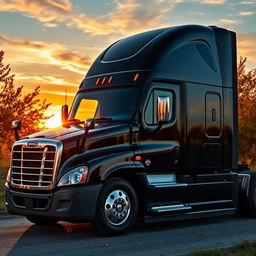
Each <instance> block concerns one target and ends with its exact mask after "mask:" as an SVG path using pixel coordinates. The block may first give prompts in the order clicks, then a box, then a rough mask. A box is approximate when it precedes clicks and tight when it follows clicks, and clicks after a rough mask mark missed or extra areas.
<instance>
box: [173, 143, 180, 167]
mask: <svg viewBox="0 0 256 256" xmlns="http://www.w3.org/2000/svg"><path fill="white" fill-rule="evenodd" d="M179 160H180V148H179V147H175V148H174V151H173V162H174V164H178V162H179Z"/></svg>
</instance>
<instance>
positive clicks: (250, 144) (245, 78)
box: [237, 57, 256, 167]
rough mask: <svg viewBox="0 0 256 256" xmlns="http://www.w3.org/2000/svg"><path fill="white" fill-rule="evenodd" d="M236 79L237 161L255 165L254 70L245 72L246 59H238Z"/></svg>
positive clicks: (255, 100) (255, 89)
mask: <svg viewBox="0 0 256 256" xmlns="http://www.w3.org/2000/svg"><path fill="white" fill-rule="evenodd" d="M237 76H238V77H237V78H238V128H239V136H238V141H239V161H240V162H244V163H247V164H249V165H250V166H252V167H254V166H255V165H256V69H252V70H249V71H247V70H246V58H242V57H240V60H239V63H238V66H237Z"/></svg>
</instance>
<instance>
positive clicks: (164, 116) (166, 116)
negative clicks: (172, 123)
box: [157, 96, 170, 124]
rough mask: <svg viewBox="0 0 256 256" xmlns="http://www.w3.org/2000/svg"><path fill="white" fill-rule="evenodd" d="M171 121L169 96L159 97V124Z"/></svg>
mask: <svg viewBox="0 0 256 256" xmlns="http://www.w3.org/2000/svg"><path fill="white" fill-rule="evenodd" d="M169 120H170V98H169V97H167V96H159V97H157V122H158V123H159V124H163V123H167V122H169Z"/></svg>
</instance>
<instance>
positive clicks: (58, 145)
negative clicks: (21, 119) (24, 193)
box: [10, 138, 63, 190]
mask: <svg viewBox="0 0 256 256" xmlns="http://www.w3.org/2000/svg"><path fill="white" fill-rule="evenodd" d="M29 142H37V143H38V145H37V146H36V147H29V146H28V143H29ZM19 145H20V146H22V149H21V152H19V153H20V154H21V159H20V160H19V161H21V166H20V168H21V172H20V175H21V184H15V183H13V182H12V180H13V178H12V174H13V172H12V168H18V167H16V166H14V167H12V163H13V161H14V159H13V154H14V153H17V152H16V151H15V150H13V149H14V147H15V146H19ZM45 146H54V147H55V149H56V152H55V156H54V160H53V168H52V170H53V177H52V180H51V181H41V184H42V183H50V184H49V185H48V186H40V185H38V186H34V185H23V182H22V175H25V173H24V172H23V169H26V167H24V166H23V161H24V159H23V156H24V155H23V153H24V152H26V153H28V152H29V153H31V151H28V152H27V151H26V150H24V149H25V148H42V147H45ZM62 151H63V144H62V142H60V141H58V140H53V139H43V138H33V139H24V140H19V141H16V142H15V143H14V144H13V147H12V155H11V159H10V162H11V165H10V166H11V177H10V178H11V186H12V187H16V188H23V189H33V190H49V189H52V188H54V186H55V184H56V175H57V170H58V169H59V166H60V161H61V155H62ZM35 152H36V151H35ZM50 152H52V151H50ZM32 153H34V151H32ZM40 153H41V154H42V153H43V152H40ZM47 153H49V152H47ZM27 160H28V161H31V160H33V159H27ZM39 161H41V162H42V160H39ZM44 162H46V160H45V161H44ZM41 167H42V166H41ZM44 169H46V168H44ZM40 170H42V168H40ZM14 174H15V172H14ZM24 181H25V182H26V180H24ZM30 182H35V181H30Z"/></svg>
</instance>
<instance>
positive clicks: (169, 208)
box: [150, 204, 191, 213]
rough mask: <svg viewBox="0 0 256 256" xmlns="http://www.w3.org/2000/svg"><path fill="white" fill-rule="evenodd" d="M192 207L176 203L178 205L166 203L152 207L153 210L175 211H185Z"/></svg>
mask: <svg viewBox="0 0 256 256" xmlns="http://www.w3.org/2000/svg"><path fill="white" fill-rule="evenodd" d="M190 209H191V207H190V206H187V205H184V204H176V205H164V206H154V207H151V209H150V210H151V211H152V212H158V213H160V212H173V211H184V210H190Z"/></svg>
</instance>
